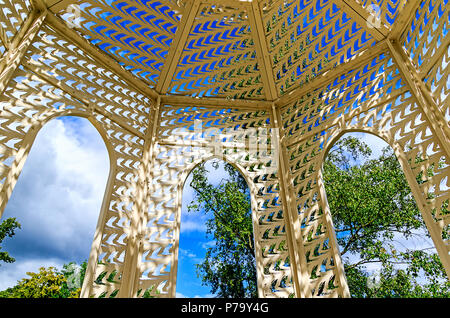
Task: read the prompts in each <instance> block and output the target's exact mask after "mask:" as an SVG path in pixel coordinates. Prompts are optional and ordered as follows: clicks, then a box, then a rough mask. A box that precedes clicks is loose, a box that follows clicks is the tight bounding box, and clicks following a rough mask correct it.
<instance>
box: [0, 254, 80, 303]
mask: <svg viewBox="0 0 450 318" xmlns="http://www.w3.org/2000/svg"><path fill="white" fill-rule="evenodd" d="M86 267H87V263H86V262H83V263H82V264H81V269H80V271H79V272H78V271H77V268H79V267H78V266H76V264H75V263H69V264H66V265H64V266H63V269H62V270H61V271H58V270H57V269H56V268H54V267H48V268H45V267H41V268H39V272H38V273H33V272H27V275H28V276H30V277H29V278H23V279H21V280H20V281H18V282H17V285H15V286H14V287H11V288H8V289H6V290H4V291H1V292H0V298H79V297H80V292H81V285H82V283H83V280H84V275H85V273H86Z"/></svg>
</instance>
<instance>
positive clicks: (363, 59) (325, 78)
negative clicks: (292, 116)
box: [275, 39, 388, 107]
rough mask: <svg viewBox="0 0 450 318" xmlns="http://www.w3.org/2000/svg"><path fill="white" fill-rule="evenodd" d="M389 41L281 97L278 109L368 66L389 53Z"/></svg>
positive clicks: (383, 41) (384, 41) (367, 50)
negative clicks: (378, 57)
mask: <svg viewBox="0 0 450 318" xmlns="http://www.w3.org/2000/svg"><path fill="white" fill-rule="evenodd" d="M387 50H388V46H387V40H386V39H385V40H382V41H380V42H378V43H377V44H375V45H374V46H372V47H370V48H367V49H366V50H364V51H363V52H361V53H359V54H357V55H355V56H354V57H353V59H351V60H350V61H348V62H345V63H343V64H339V65H337V66H336V67H335V68H331V69H329V70H326V71H325V72H323V73H322V74H321V75H319V76H317V77H315V78H314V79H313V80H311V82H309V83H307V84H305V85H303V86H301V87H299V88H296V89H294V90H292V91H290V92H289V93H287V94H285V95H283V96H281V97H280V98H279V99H277V100H276V101H275V105H276V106H277V107H283V106H286V105H287V104H289V103H291V102H293V101H294V100H296V99H298V98H300V97H302V96H303V95H305V94H307V93H309V92H310V91H313V90H314V89H316V88H319V87H322V86H323V85H325V84H327V83H330V82H332V81H334V80H335V79H336V78H337V77H339V76H341V75H344V74H346V73H347V72H349V71H351V70H355V69H357V68H359V67H361V66H363V65H366V64H367V63H368V62H369V61H370V60H372V59H374V58H375V57H377V56H378V55H380V54H381V53H382V52H387Z"/></svg>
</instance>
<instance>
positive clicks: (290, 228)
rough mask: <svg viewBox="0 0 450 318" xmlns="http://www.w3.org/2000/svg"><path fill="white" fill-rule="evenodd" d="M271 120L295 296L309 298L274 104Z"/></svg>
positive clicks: (281, 131) (305, 265)
mask: <svg viewBox="0 0 450 318" xmlns="http://www.w3.org/2000/svg"><path fill="white" fill-rule="evenodd" d="M271 120H272V123H273V125H272V127H273V129H275V136H276V137H275V139H276V141H275V142H277V143H278V149H279V150H278V152H279V153H278V156H279V163H278V164H279V167H278V178H279V182H280V195H281V200H282V204H283V215H284V220H285V224H286V233H287V241H288V246H289V256H290V263H291V271H292V279H293V283H294V288H295V294H296V296H297V297H299V298H306V297H307V298H310V297H311V296H312V295H311V290H310V284H309V275H308V269H307V263H306V256H305V251H304V248H303V239H302V235H301V229H300V222H299V219H298V212H297V207H296V202H295V194H294V191H293V183H292V180H291V178H290V169H289V158H288V155H287V148H286V143H285V139H284V138H285V136H284V130H283V128H282V122H281V115H280V112H279V109H277V108H276V107H275V105H274V104H273V105H272V112H271Z"/></svg>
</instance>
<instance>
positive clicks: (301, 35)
mask: <svg viewBox="0 0 450 318" xmlns="http://www.w3.org/2000/svg"><path fill="white" fill-rule="evenodd" d="M406 3H407V2H406V1H401V0H373V1H368V0H364V1H358V0H340V1H331V0H319V1H312V0H301V1H288V0H283V1H238V0H222V1H209V0H202V1H200V0H198V1H197V0H193V1H189V0H182V1H181V0H179V1H164V0H161V1H145V0H128V1H123V0H116V1H114V0H78V1H67V0H62V1H57V0H47V3H46V6H47V7H48V8H49V9H50V11H52V12H53V13H54V14H55V15H56V16H58V17H60V18H62V19H63V20H65V21H66V22H70V26H71V27H72V29H73V30H75V31H76V32H77V33H78V35H81V37H83V38H85V39H87V40H88V41H89V43H90V44H91V45H93V46H95V47H96V48H98V49H100V50H101V51H103V52H104V53H106V54H107V55H108V56H109V57H110V58H111V61H114V63H118V64H119V65H121V66H122V67H123V68H124V69H126V70H127V71H128V72H130V73H132V74H133V75H134V76H135V77H137V78H138V79H139V80H140V81H142V82H143V83H144V84H145V85H146V86H148V88H149V90H150V91H152V92H154V95H155V96H156V95H187V96H194V97H224V98H228V99H250V100H267V101H276V100H277V99H279V98H280V97H282V96H283V95H285V94H287V93H289V92H292V91H294V90H296V89H298V88H299V87H302V86H305V85H307V84H308V83H309V82H310V81H311V80H312V79H313V78H315V77H317V76H319V75H322V74H324V73H325V72H327V71H329V70H331V69H333V68H335V67H336V66H337V65H340V64H343V63H346V62H348V61H349V60H352V59H355V58H357V57H358V55H359V54H361V53H363V52H365V51H368V50H370V49H371V48H372V47H374V46H376V45H377V43H378V42H380V41H383V40H384V39H386V38H387V37H388V36H389V34H390V32H391V29H392V28H393V26H394V25H395V24H396V18H397V16H398V13H399V12H400V11H401V10H403V7H404V6H405V4H406ZM399 24H400V22H399Z"/></svg>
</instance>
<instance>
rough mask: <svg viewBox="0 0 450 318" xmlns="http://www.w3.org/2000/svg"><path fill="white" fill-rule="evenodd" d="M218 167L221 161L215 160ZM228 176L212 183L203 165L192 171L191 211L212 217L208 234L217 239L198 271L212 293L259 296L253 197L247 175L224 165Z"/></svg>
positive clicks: (198, 265)
mask: <svg viewBox="0 0 450 318" xmlns="http://www.w3.org/2000/svg"><path fill="white" fill-rule="evenodd" d="M213 167H214V168H215V169H217V167H218V163H217V162H215V163H213ZM225 170H226V171H227V172H228V174H229V179H227V180H222V182H220V184H219V185H218V186H213V185H212V184H210V183H209V182H208V180H207V177H206V173H207V170H206V168H205V166H204V164H201V165H199V166H197V167H196V168H195V169H194V170H193V178H192V181H191V183H190V185H191V187H192V188H193V189H194V191H195V199H194V200H193V201H192V202H191V204H190V205H189V206H188V211H190V212H193V211H197V212H199V211H203V212H204V213H206V214H209V215H211V216H212V217H211V218H209V219H208V221H207V222H206V227H207V235H211V236H212V237H213V238H214V240H215V245H214V246H213V247H210V248H208V250H207V252H206V256H205V259H204V261H203V262H202V263H201V264H197V273H198V275H199V276H200V277H201V278H202V282H203V284H204V285H206V286H208V285H209V286H210V287H211V292H212V293H213V294H216V295H217V296H218V297H222V298H242V297H257V291H256V267H255V253H254V242H253V226H252V217H251V207H250V198H249V192H248V187H247V184H246V182H245V180H244V178H243V177H242V176H241V175H240V174H239V172H238V171H236V170H235V169H234V168H233V166H231V165H229V164H225Z"/></svg>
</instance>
